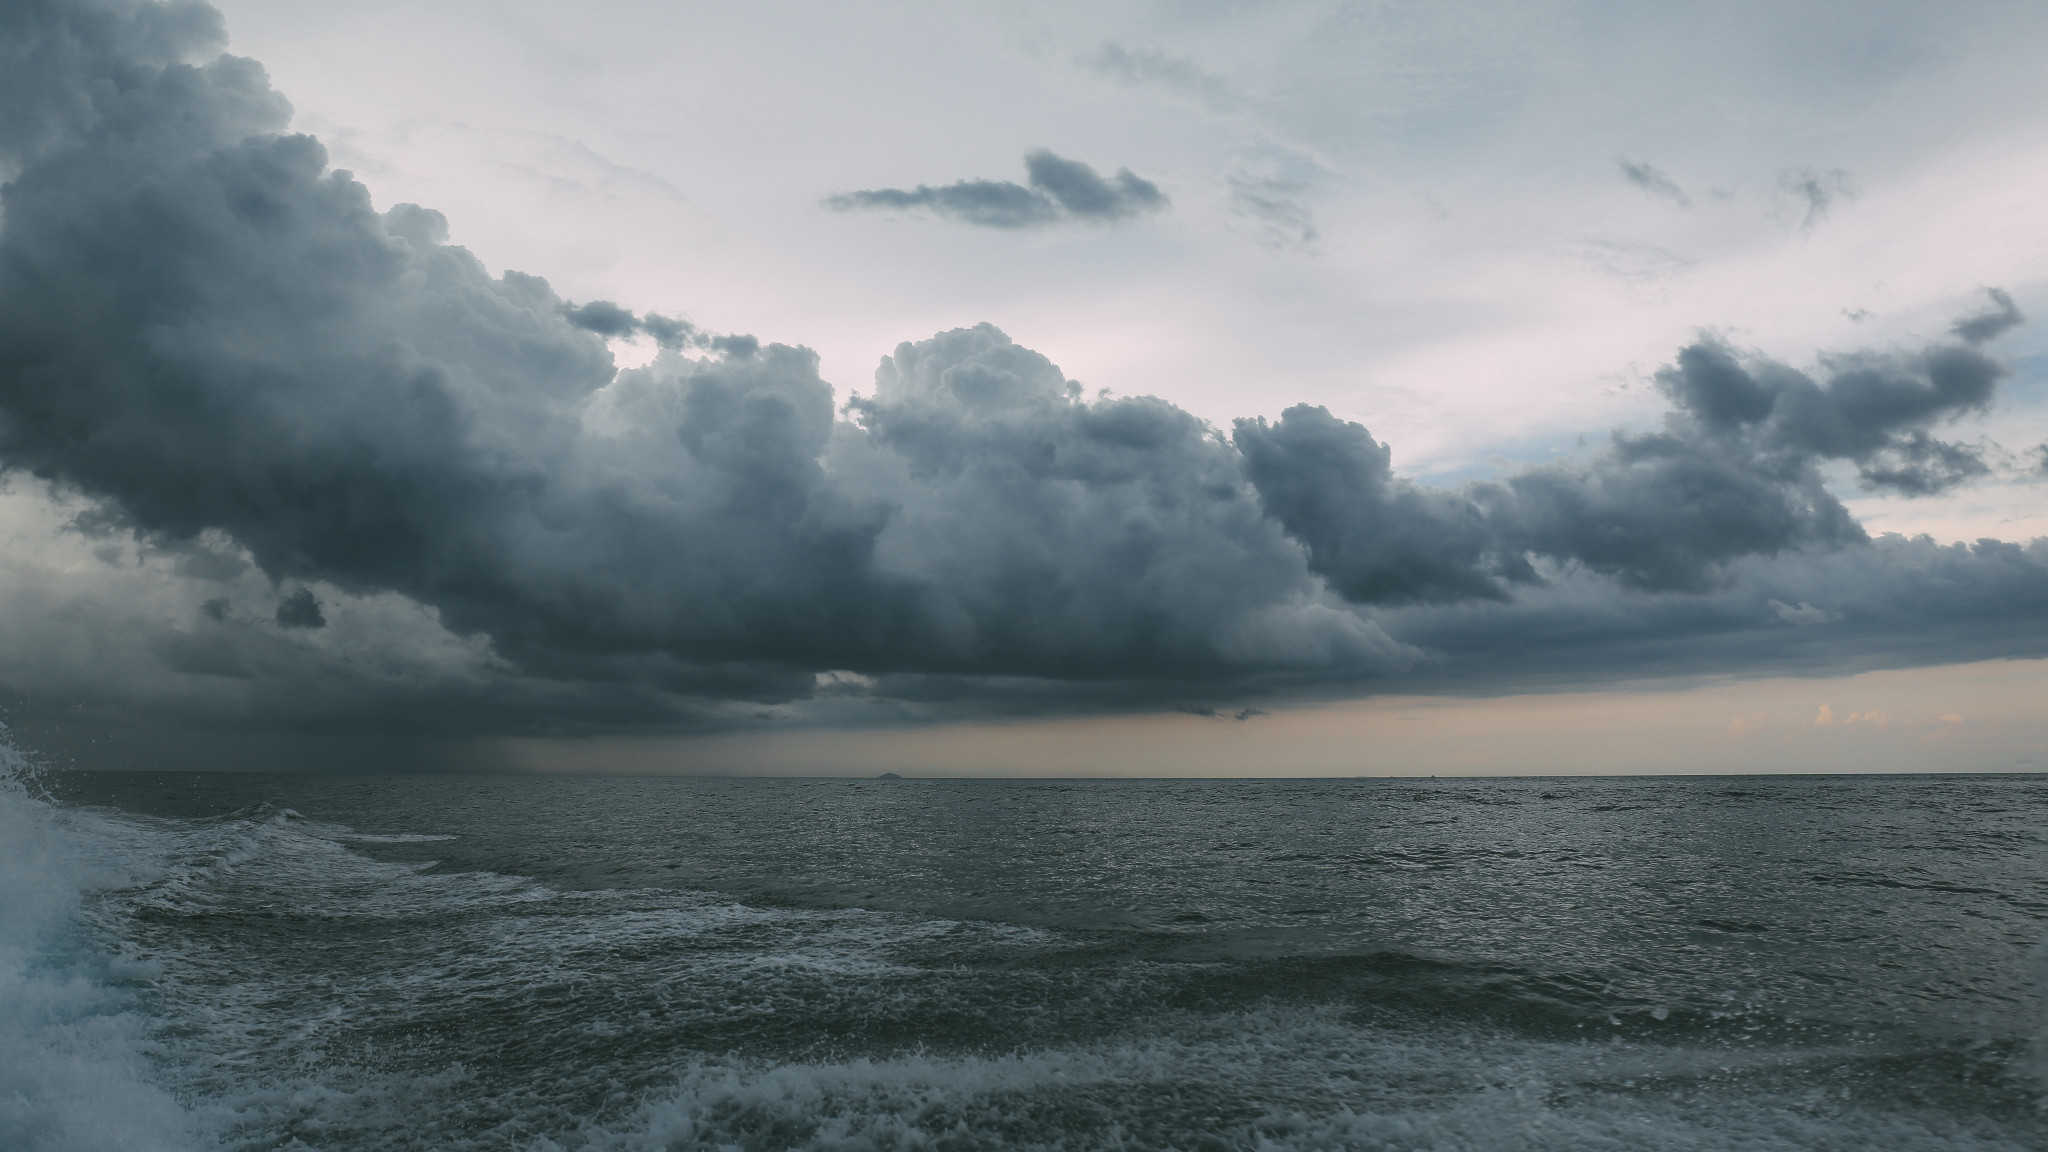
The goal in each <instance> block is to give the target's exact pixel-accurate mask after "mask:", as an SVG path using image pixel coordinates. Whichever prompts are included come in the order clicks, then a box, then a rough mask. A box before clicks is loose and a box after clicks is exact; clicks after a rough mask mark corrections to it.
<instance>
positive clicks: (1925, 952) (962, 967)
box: [0, 770, 2048, 1152]
mask: <svg viewBox="0 0 2048 1152" xmlns="http://www.w3.org/2000/svg"><path fill="white" fill-rule="evenodd" d="M0 778H4V780H5V783H4V784H0V1148H4V1149H7V1150H8V1152H32V1150H33V1152H42V1150H52V1152H55V1150H66V1152H69V1150H80V1152H104V1150H110V1149H138V1150H157V1149H164V1150H189V1149H335V1150H341V1149H351V1150H353V1149H366V1150H367V1149H463V1150H467V1149H518V1150H532V1152H556V1150H561V1149H578V1150H583V1149H588V1150H593V1152H594V1150H599V1149H603V1150H628V1149H630V1150H636V1152H637V1150H653V1149H696V1148H734V1149H794V1148H820V1149H864V1150H865V1149H943V1150H963V1152H964V1150H968V1149H983V1148H990V1149H993V1148H1033V1149H1097V1148H1101V1149H1181V1150H1189V1152H1193V1150H1200V1152H1214V1150H1218V1149H1236V1148H1260V1149H1337V1148H1372V1149H1414V1150H1423V1149H1475V1150H1478V1149H1510V1150H1522V1149H1530V1150H1534V1149H1701V1150H1706V1149H1776V1148H1821V1149H1845V1150H1846V1149H1858V1150H1861V1149H1986V1150H1988V1149H2048V1110H2044V1108H2048V1105H2044V1098H2048V1082H2044V1079H2043V1072H2044V1067H2043V1064H2042V1052H2041V1050H2040V1041H2041V1038H2042V1035H2043V1023H2044V1021H2043V1010H2042V995H2041V987H2040V983H2041V976H2042V970H2043V965H2044V959H2043V950H2042V941H2043V938H2044V935H2048V853H2044V848H2048V780H2044V779H2043V778H2040V777H2034V776H2003V777H1984V776H1975V777H1905V778H1901V777H1887V778H1874V777H1791V778H1786V777H1778V778H1754V777H1741V778H1737V777H1728V778H1684V779H1535V780H1339V781H1267V782H1244V781H1203V782H1181V781H1143V782H1137V781H1130V782H1111V781H1103V782H1076V781H965V780H960V781H936V780H933V781H926V780H890V781H848V780H724V779H720V780H705V779H666V778H663V779H648V778H575V779H568V778H541V779H535V778H523V779H499V778H400V777H380V776H369V775H364V776H345V777H306V776H286V775H267V776H258V775H224V774H223V775H208V776H191V775H178V776H169V775H146V774H82V773H81V774H45V775H43V776H41V777H36V776H34V775H33V774H28V773H24V772H21V771H18V770H17V771H12V772H10V773H5V774H0Z"/></svg>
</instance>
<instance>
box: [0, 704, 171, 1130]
mask: <svg viewBox="0 0 2048 1152" xmlns="http://www.w3.org/2000/svg"><path fill="white" fill-rule="evenodd" d="M5 739H6V738H5V733H4V731H0V1148H5V1149H8V1150H9V1152H105V1150H107V1149H122V1150H124V1152H180V1150H183V1149H189V1148H195V1147H198V1146H199V1144H200V1143H201V1141H200V1140H199V1139H198V1133H197V1128H196V1124H195V1121H194V1119H193V1118H192V1117H191V1115H190V1114H188V1113H187V1112H186V1111H185V1110H184V1109H183V1108H182V1107H180V1106H179V1104H178V1102H177V1101H176V1100H174V1099H172V1098H171V1096H170V1095H169V1094H167V1093H165V1092H164V1091H163V1090H161V1089H160V1088H158V1087H156V1086H155V1085H154V1084H152V1083H151V1078H150V1068H149V1063H148V1053H149V1050H150V1041H149V1037H148V1034H147V1028H146V1026H145V1024H144V1022H143V1020H142V1019H141V1018H140V1017H139V1016H137V1015H136V1014H135V1012H134V1011H133V1010H132V1008H131V1005H130V1003H129V1001H130V999H131V994H130V993H128V992H127V991H126V990H124V989H123V988H122V987H121V985H122V984H123V983H126V982H132V981H133V980H134V979H135V978H136V977H138V976H140V975H143V974H144V972H143V970H141V969H139V968H138V967H137V966H136V965H135V964H133V963H131V962H125V961H124V960H122V959H121V958H120V957H117V956H113V955H109V954H106V953H103V952H99V951H96V950H94V949H93V948H92V947H91V946H90V945H89V944H88V943H87V940H86V936H87V933H86V930H85V926H84V924H83V923H82V920H81V914H82V912H83V911H84V902H85V898H86V896H87V895H88V894H89V893H90V892H92V891H94V890H96V889H100V888H104V887H107V886H109V885H111V884H119V883H122V882H124V881H126V880H127V879H128V877H126V876H123V875H122V874H121V873H120V871H119V870H118V869H117V868H116V867H113V866H110V865H109V864H107V863H96V862H95V861H105V860H107V858H108V857H109V856H113V857H116V858H118V855H119V854H118V845H117V844H116V843H114V842H113V840H112V838H111V837H108V838H106V840H105V842H104V843H95V842H94V840H95V837H94V836H93V831H94V824H95V821H94V819H93V818H92V817H91V816H90V815H89V814H83V813H76V812H72V811H67V810H62V809H59V808H56V807H53V806H52V805H50V804H48V803H45V802H44V801H42V800H40V799H38V798H37V797H36V796H35V795H34V794H33V791H34V790H33V783H34V772H33V769H32V767H31V765H30V764H29V762H28V761H27V759H26V758H25V757H24V756H22V754H21V753H20V751H19V750H17V749H16V748H14V747H13V746H12V745H11V744H9V743H6V742H5Z"/></svg>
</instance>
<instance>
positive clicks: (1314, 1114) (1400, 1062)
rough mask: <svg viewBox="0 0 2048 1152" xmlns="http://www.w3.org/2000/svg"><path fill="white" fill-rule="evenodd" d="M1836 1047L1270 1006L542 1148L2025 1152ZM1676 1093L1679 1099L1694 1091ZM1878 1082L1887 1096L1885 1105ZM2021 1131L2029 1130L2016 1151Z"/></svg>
mask: <svg viewBox="0 0 2048 1152" xmlns="http://www.w3.org/2000/svg"><path fill="white" fill-rule="evenodd" d="M1825 1055H1826V1054H1824V1053H1810V1052H1809V1053H1784V1052H1779V1053H1773V1054H1755V1053H1751V1054H1740V1053H1731V1052H1728V1051H1725V1050H1712V1051H1708V1050H1686V1049H1680V1048H1668V1047H1655V1046H1635V1045H1614V1044H1599V1043H1578V1044H1542V1043H1525V1042H1515V1041H1512V1040H1507V1039H1504V1038H1502V1037H1500V1036H1497V1035H1488V1034H1481V1033H1475V1032H1463V1033H1461V1032H1458V1031H1455V1030H1453V1031H1445V1032H1429V1033H1422V1034H1416V1033H1408V1034H1403V1033H1396V1032H1389V1031H1385V1030H1381V1029H1375V1028H1369V1027H1366V1028H1361V1027H1357V1026H1353V1025H1349V1024H1346V1023H1345V1022H1343V1021H1342V1020H1340V1019H1337V1018H1336V1017H1335V1014H1320V1015H1319V1014H1317V1013H1312V1012H1310V1013H1302V1012H1294V1013H1289V1012H1278V1011H1275V1012H1258V1013H1248V1014H1244V1015H1240V1016H1237V1017H1234V1018H1229V1019H1225V1020H1220V1021H1216V1020H1212V1021H1209V1022H1208V1023H1207V1024H1206V1025H1205V1026H1203V1027H1200V1028H1197V1029H1193V1030H1192V1031H1191V1032H1190V1033H1187V1034H1166V1035H1151V1036H1147V1037H1142V1038H1138V1039H1131V1040H1122V1041H1115V1042H1109V1043H1103V1044H1098V1045H1091V1046H1083V1047H1069V1048H1057V1049H1050V1050H1040V1051H1034V1052H1027V1053H1020V1054H1014V1055H1006V1056H993V1057H976V1056H968V1057H959V1056H945V1057H941V1056H928V1055H912V1056H906V1057H902V1058H898V1059H891V1060H877V1061H870V1060H857V1061H850V1062H843V1063H823V1064H821V1063H801V1062H793V1063H781V1064H765V1063H760V1064H747V1063H733V1062H706V1063H703V1064H699V1065H696V1066H693V1067H690V1068H688V1069H686V1070H685V1071H683V1072H682V1074H681V1075H680V1077H679V1079H678V1082H677V1084H676V1086H675V1087H674V1088H673V1089H672V1090H670V1091H668V1092H665V1093H655V1094H651V1095H650V1097H649V1098H648V1099H647V1100H645V1101H644V1102H642V1103H641V1104H640V1105H638V1106H637V1107H636V1108H635V1109H634V1110H633V1112H632V1114H631V1115H630V1116H628V1117H627V1118H624V1119H622V1120H620V1121H616V1122H612V1123H607V1124H594V1123H587V1124H584V1125H582V1126H581V1127H579V1128H578V1129H577V1130H575V1131H573V1132H568V1133H563V1134H560V1135H559V1136H554V1137H542V1138H538V1139H535V1140H534V1141H532V1142H531V1143H530V1144H528V1145H527V1146H526V1147H527V1149H528V1152H674V1150H677V1149H684V1148H803V1149H817V1150H832V1152H838V1150H845V1152H854V1150H861V1152H868V1150H873V1149H948V1150H967V1149H984V1148H987V1149H995V1148H1007V1147H1021V1148H1032V1149H1073V1150H1076V1152H1078V1150H1083V1149H1087V1150H1094V1149H1102V1150H1119V1152H1122V1150H1132V1149H1142V1148H1162V1147H1172V1148H1187V1149H1202V1150H1208V1149H1216V1150H1221V1149H1235V1148H1247V1149H1249V1148H1256V1149H1261V1150H1265V1152H1291V1150H1304V1152H1306V1150H1324V1149H1359V1148H1365V1149H1387V1150H1403V1152H1424V1150H1428V1152H1553V1150H1554V1152H1565V1150H1580V1149H1611V1150H1615V1152H1620V1150H1623V1149H1646V1148H1655V1149H1671V1150H1678V1152H1763V1150H1767V1149H1768V1150H1777V1149H1814V1150H1829V1152H1863V1150H1866V1149H1872V1148H1884V1149H1888V1150H1901V1152H1923V1150H1924V1152H1994V1150H1998V1152H2008V1150H2014V1149H2027V1148H2032V1147H2035V1146H2036V1145H2035V1144H2034V1143H2033V1142H2032V1141H2031V1140H2029V1139H2027V1138H2026V1136H2025V1134H2024V1132H2021V1133H2015V1132H2014V1131H2013V1130H2012V1129H2011V1128H2004V1127H2001V1126H2000V1125H1997V1124H1995V1123H1990V1122H1986V1123H1983V1124H1973V1123H1971V1122H1970V1121H1969V1119H1968V1118H1961V1119H1959V1118H1958V1117H1956V1116H1953V1115H1950V1114H1946V1113H1940V1112H1929V1111H1923V1110H1915V1109H1911V1108H1902V1107H1897V1106H1895V1102H1893V1101H1889V1100H1886V1099H1884V1098H1883V1094H1882V1086H1881V1085H1861V1086H1859V1088H1860V1090H1859V1092H1858V1093H1857V1095H1858V1096H1860V1097H1861V1098H1860V1099H1856V1100H1852V1099H1850V1093H1849V1092H1847V1091H1828V1090H1822V1089H1818V1088H1803V1089H1797V1090H1779V1089H1774V1088H1772V1087H1770V1086H1768V1084H1767V1081H1768V1080H1769V1079H1770V1077H1771V1074H1772V1073H1773V1072H1774V1071H1781V1070H1784V1069H1785V1068H1786V1067H1787V1066H1791V1065H1796V1064H1799V1063H1802V1062H1804V1061H1806V1060H1810V1059H1813V1058H1815V1057H1825ZM1674 1089H1675V1090H1674ZM1872 1089H1877V1091H1875V1092H1873V1091H1872ZM2016 1137H2017V1138H2016Z"/></svg>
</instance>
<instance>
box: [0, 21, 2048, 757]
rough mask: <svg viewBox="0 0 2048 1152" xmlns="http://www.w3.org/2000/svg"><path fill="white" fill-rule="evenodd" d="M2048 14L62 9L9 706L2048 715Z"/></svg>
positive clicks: (28, 188)
mask: <svg viewBox="0 0 2048 1152" xmlns="http://www.w3.org/2000/svg"><path fill="white" fill-rule="evenodd" d="M2044 48H2048V15H2043V14H2042V12H2041V11H2040V9H2039V8H2038V6H2035V5H2027V4H2022V3H1986V4H1974V5H1970V4H1964V5H1950V6H1944V7H1942V8H1941V9H1939V10H1935V9H1933V8H1931V7H1929V6H1926V5H1906V4H1892V5H1887V4H1857V5H1830V4H1803V5H1783V4H1723V5H1715V6H1711V7H1706V6H1698V7H1692V8H1681V7H1679V6H1644V5H1622V4H1593V3H1550V4H1511V3H1496V4H1479V5H1460V4H1429V5H1422V4H1408V5H1398V4H1378V5H1375V4H1336V3H1304V4H1284V3H1283V4H1260V5H1238V4H1227V3H1213V4H1199V3H1194V4H1180V5H1151V4H1123V5H1104V4H1089V5H1070V6H1062V5H1057V4H1045V5H1031V6H1018V5H977V4H947V5H883V4H876V5H860V6H851V5H822V4H812V5H804V4H760V5H747V6H710V5H687V4H653V3H613V2H598V3H590V4H584V5H577V6H561V5H544V4H539V3H526V2H523V0H511V2H492V3H481V2H477V3H465V2H446V3H436V4H432V5H425V6H422V5H399V4H395V3H382V2H378V0H368V2H365V3H360V4H355V5H348V6H335V5H316V4H310V3H284V2H276V0H226V2H224V3H219V4H217V5H215V6H213V7H208V6H206V5H203V4H196V3H174V4H161V5H160V4H155V3H146V2H141V0H24V2H22V3H17V4H14V5H10V6H9V7H8V9H7V11H6V12H5V13H0V65H5V67H4V68H0V73H4V76H5V78H4V79H0V111H4V112H5V113H6V115H4V116H0V124H5V125H7V127H5V128H4V129H0V179H4V180H5V181H6V186H5V190H4V192H0V465H4V466H5V467H6V469H7V470H6V472H5V473H4V476H0V537H4V539H5V540H6V548H5V550H4V553H0V701H4V702H5V705H6V708H7V712H8V715H9V716H10V717H11V718H12V721H13V723H14V725H15V726H16V728H18V729H19V730H20V731H21V732H23V733H25V734H26V735H27V738H28V739H30V740H31V742H33V743H36V744H38V745H39V746H41V747H43V748H45V749H47V751H48V754H49V756H50V758H51V759H52V760H53V761H56V762H62V763H72V764H77V765H79V766H129V767H141V766H150V765H162V766H177V767H191V766H220V767H281V768H282V767H350V766H354V767H379V766H381V767H393V768H437V767H460V768H515V769H526V770H565V771H603V770H631V771H719V772H749V771H760V772H785V773H787V772H794V773H831V772H853V773H856V774H873V773H874V772H877V771H883V770H896V769H897V768H901V769H903V770H904V771H905V772H906V773H909V772H916V773H922V774H944V773H949V772H951V773H994V774H1007V775H1037V774H1069V773H1072V774H1093V773H1108V774H1146V775H1158V774H1167V775H1171V774H1182V773H1187V774H1201V775H1217V774H1221V775H1258V774H1277V775H1289V774H1299V773H1307V774H1340V775H1341V774H1383V773H1403V772H1419V773H1425V774H1427V773H1438V772H1478V773H1483V772H1534V771H1545V772H1556V771H1723V770H1725V771H1741V770H1768V771H1800V770H1805V771H1815V770H1833V771H1841V770H1886V771H1925V770H1947V769H1967V770H2010V769H2013V768H2027V767H2036V766H2038V765H2039V764H2041V763H2043V762H2044V756H2048V726H2044V724H2043V722H2042V720H2041V719H2040V717H2039V713H2040V712H2041V711H2042V710H2041V709H2039V708H2038V706H2037V705H2036V701H2037V700H2038V699H2039V698H2040V696H2041V690H2042V689H2043V688H2044V687H2048V665H2044V662H2043V660H2044V657H2048V328H2044V327H2043V326H2042V325H2041V324H2040V323H2039V322H2038V321H2034V322H2030V319H2031V318H2036V317H2040V316H2043V315H2048V257H2044V256H2043V255H2042V254H2043V253H2048V214H2044V213H2042V212H2041V210H2040V208H2039V205H2040V204H2041V203H2042V202H2043V196H2042V192H2043V191H2044V190H2048V114H2044V113H2043V112H2042V111H2041V110H2042V109H2043V108H2048V99H2044V97H2048V91H2044V90H2043V89H2044V88H2048V78H2044V77H2043V76H2042V75H2041V73H2040V70H2039V69H2038V67H2037V66H2036V62H2037V61H2038V60H2039V59H2040V58H2041V55H2042V51H2043V49H2044ZM223 53H226V54H227V55H226V56H223Z"/></svg>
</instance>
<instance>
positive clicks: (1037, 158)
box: [825, 148, 1169, 230]
mask: <svg viewBox="0 0 2048 1152" xmlns="http://www.w3.org/2000/svg"><path fill="white" fill-rule="evenodd" d="M1024 173H1025V179H1026V181H1027V183H1026V184H1017V183H1014V182H1012V181H1008V180H960V181H956V182H954V183H952V184H947V185H943V186H941V187H936V188H935V187H932V186H931V185H929V184H920V185H918V186H917V187H915V188H870V189H865V190H862V191H858V192H842V193H840V194H839V195H836V196H831V197H828V198H827V199H826V200H825V207H827V208H830V209H832V210H833V211H835V212H854V211H863V210H865V211H896V212H909V211H924V212H929V213H931V214H932V215H934V216H939V217H942V218H945V219H948V220H957V221H959V222H960V223H962V224H969V225H973V226H974V227H977V228H998V229H1010V230H1022V229H1028V228H1044V227H1048V226H1050V225H1054V224H1063V223H1072V222H1077V221H1078V222H1087V223H1096V224H1106V223H1114V222H1116V221H1118V220H1127V219H1130V218H1132V217H1135V216H1143V215H1145V214H1147V213H1151V212H1158V211H1162V210H1164V209H1165V208H1166V206H1167V204H1168V203H1169V201H1168V199H1167V197H1166V194H1165V193H1164V192H1161V191H1160V190H1159V186H1158V185H1157V184H1154V183H1152V182H1151V181H1150V180H1146V179H1144V178H1143V177H1141V176H1138V175H1137V174H1135V173H1133V172H1132V171H1131V170H1130V169H1129V168H1119V169H1117V172H1116V175H1114V176H1109V177H1105V176H1103V175H1102V174H1101V173H1099V172H1097V171H1096V170H1095V169H1094V168H1092V167H1090V166H1089V165H1087V164H1085V163H1083V162H1081V161H1079V160H1069V159H1067V158H1066V157H1064V156H1061V155H1059V154H1058V153H1056V152H1053V151H1051V150H1049V149H1045V148H1037V149H1033V150H1032V151H1030V152H1026V153H1025V154H1024Z"/></svg>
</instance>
